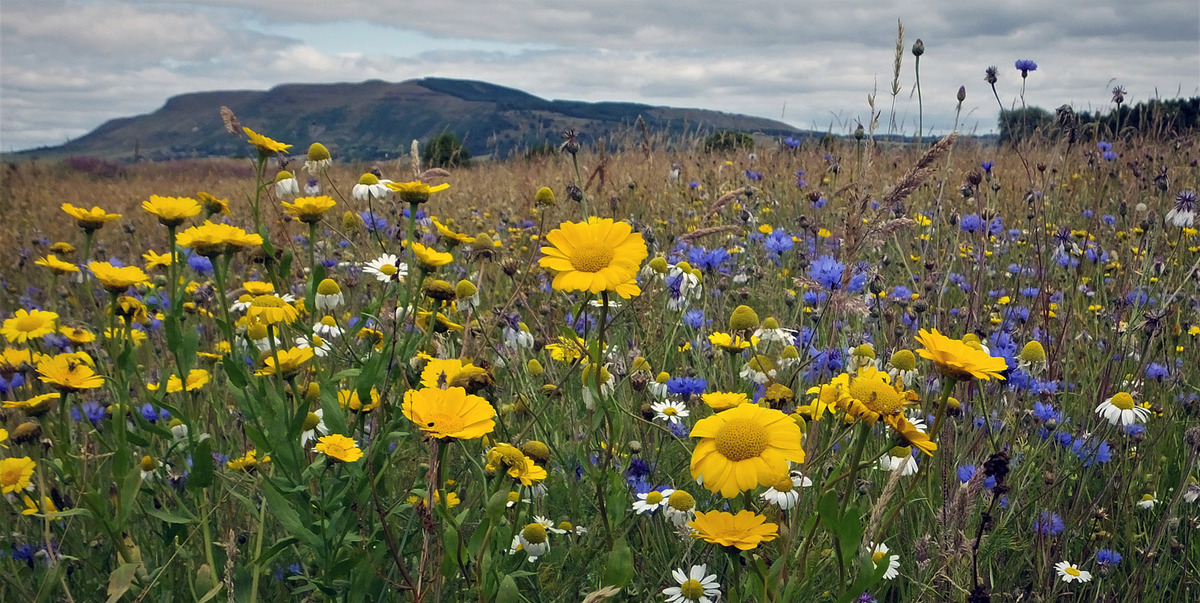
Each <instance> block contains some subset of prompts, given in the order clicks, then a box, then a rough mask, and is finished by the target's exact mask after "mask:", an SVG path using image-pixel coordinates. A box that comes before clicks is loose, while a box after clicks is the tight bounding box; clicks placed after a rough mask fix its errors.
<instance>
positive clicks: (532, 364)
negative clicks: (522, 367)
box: [526, 358, 543, 377]
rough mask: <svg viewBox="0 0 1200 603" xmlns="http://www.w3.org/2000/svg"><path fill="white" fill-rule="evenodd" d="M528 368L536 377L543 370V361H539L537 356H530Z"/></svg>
mask: <svg viewBox="0 0 1200 603" xmlns="http://www.w3.org/2000/svg"><path fill="white" fill-rule="evenodd" d="M526 368H527V369H528V370H529V374H530V375H533V376H534V377H540V376H541V374H542V372H543V369H542V363H540V362H538V360H537V358H530V359H529V363H528V365H527V366H526Z"/></svg>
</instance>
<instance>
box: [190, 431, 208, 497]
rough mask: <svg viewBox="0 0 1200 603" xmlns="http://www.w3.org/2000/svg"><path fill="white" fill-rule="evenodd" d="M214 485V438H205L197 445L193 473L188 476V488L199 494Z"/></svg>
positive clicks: (193, 454)
mask: <svg viewBox="0 0 1200 603" xmlns="http://www.w3.org/2000/svg"><path fill="white" fill-rule="evenodd" d="M212 483H213V455H212V438H203V439H201V440H200V441H199V442H197V443H196V450H195V452H193V453H192V473H191V475H189V476H188V480H187V487H188V489H189V490H191V491H193V492H199V491H200V490H203V489H204V488H207V487H209V486H211V485H212Z"/></svg>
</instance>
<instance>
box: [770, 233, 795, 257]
mask: <svg viewBox="0 0 1200 603" xmlns="http://www.w3.org/2000/svg"><path fill="white" fill-rule="evenodd" d="M795 246H796V242H795V241H793V240H792V235H790V234H788V233H787V231H786V230H784V229H782V228H777V229H775V230H773V231H771V234H769V235H767V238H766V240H765V241H763V248H764V249H766V250H767V252H769V253H771V254H774V255H779V254H782V253H785V252H787V251H791V250H792V248H793V247H795Z"/></svg>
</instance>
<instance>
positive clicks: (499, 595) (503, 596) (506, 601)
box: [496, 575, 524, 603]
mask: <svg viewBox="0 0 1200 603" xmlns="http://www.w3.org/2000/svg"><path fill="white" fill-rule="evenodd" d="M523 600H524V599H522V598H521V591H520V590H518V589H517V581H516V580H514V579H513V577H512V576H511V575H508V576H505V577H504V579H503V580H501V581H500V589H499V590H498V591H496V603H520V601H523Z"/></svg>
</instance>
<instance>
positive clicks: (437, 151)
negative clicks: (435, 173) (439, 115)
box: [421, 130, 471, 168]
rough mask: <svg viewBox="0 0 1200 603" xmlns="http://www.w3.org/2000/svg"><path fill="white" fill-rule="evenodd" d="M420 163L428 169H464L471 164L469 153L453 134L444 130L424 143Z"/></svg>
mask: <svg viewBox="0 0 1200 603" xmlns="http://www.w3.org/2000/svg"><path fill="white" fill-rule="evenodd" d="M421 162H422V163H423V164H424V165H426V166H429V167H438V168H449V167H464V166H467V165H470V164H471V151H468V150H467V147H466V146H465V145H463V141H462V140H461V139H460V138H459V137H458V136H457V135H456V134H454V132H451V131H449V130H446V131H444V132H442V133H441V134H438V135H437V136H434V137H433V140H430V141H429V142H428V143H426V145H425V148H424V149H423V150H422V151H421Z"/></svg>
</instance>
